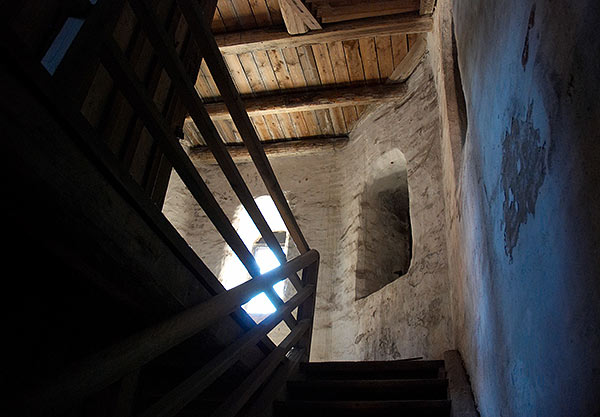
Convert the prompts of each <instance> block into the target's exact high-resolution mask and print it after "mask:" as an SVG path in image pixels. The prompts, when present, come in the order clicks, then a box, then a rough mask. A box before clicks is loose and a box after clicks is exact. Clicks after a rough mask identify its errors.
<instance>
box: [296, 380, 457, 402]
mask: <svg viewBox="0 0 600 417" xmlns="http://www.w3.org/2000/svg"><path fill="white" fill-rule="evenodd" d="M287 386H288V394H289V396H290V398H292V399H303V400H332V401H335V400H409V399H410V400H426V399H431V400H433V399H438V400H445V399H446V398H447V388H448V380H447V379H384V380H362V379H350V380H338V379H325V380H307V381H289V382H288V384H287Z"/></svg>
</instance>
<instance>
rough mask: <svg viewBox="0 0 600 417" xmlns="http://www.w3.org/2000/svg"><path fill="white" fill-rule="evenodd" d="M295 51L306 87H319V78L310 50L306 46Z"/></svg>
mask: <svg viewBox="0 0 600 417" xmlns="http://www.w3.org/2000/svg"><path fill="white" fill-rule="evenodd" d="M296 51H297V52H298V58H299V59H300V65H301V66H302V71H303V72H304V79H306V84H307V86H309V87H311V86H319V85H321V78H320V77H319V70H318V68H317V63H316V61H315V55H314V53H313V50H312V48H311V47H310V46H308V45H303V46H299V47H297V48H296Z"/></svg>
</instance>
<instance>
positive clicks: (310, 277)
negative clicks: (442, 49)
mask: <svg viewBox="0 0 600 417" xmlns="http://www.w3.org/2000/svg"><path fill="white" fill-rule="evenodd" d="M319 260H320V257H319V256H318V255H317V260H316V261H315V262H313V263H312V264H310V265H308V266H307V267H306V268H304V271H303V272H302V281H303V282H304V285H311V286H313V285H314V287H315V292H314V293H313V295H312V296H311V297H309V298H308V299H307V300H306V301H304V303H302V304H301V305H300V307H298V322H301V321H303V320H309V321H310V327H309V329H308V331H307V332H306V333H305V334H304V335H303V336H302V338H301V339H300V341H299V342H298V344H297V345H296V347H297V348H299V349H304V353H303V358H302V361H303V362H308V361H309V359H310V344H311V340H312V329H313V325H314V318H315V305H316V301H317V291H316V288H317V281H318V275H319Z"/></svg>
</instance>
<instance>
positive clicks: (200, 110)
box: [129, 0, 302, 289]
mask: <svg viewBox="0 0 600 417" xmlns="http://www.w3.org/2000/svg"><path fill="white" fill-rule="evenodd" d="M129 4H130V5H131V8H132V9H133V11H134V12H135V14H136V17H137V18H138V21H139V22H140V23H141V24H142V26H143V28H144V30H145V32H146V35H147V36H148V39H149V40H150V42H151V43H152V46H153V47H154V49H155V51H156V53H157V54H158V55H159V56H160V57H161V61H162V63H163V65H164V66H165V69H166V71H167V73H168V74H169V77H170V78H171V81H172V82H173V84H174V85H175V86H176V88H177V90H178V92H179V94H180V95H181V98H182V99H183V101H184V103H185V105H186V107H187V109H188V111H189V113H190V116H191V117H192V119H193V120H194V123H195V124H196V126H197V127H198V130H199V131H200V132H201V133H202V137H203V138H204V140H205V142H206V144H207V146H208V148H209V149H210V150H211V152H212V154H213V155H214V157H215V159H216V161H217V163H218V164H219V166H220V167H221V170H222V171H223V174H225V177H226V178H227V180H228V181H229V184H230V185H231V188H232V189H233V191H234V192H235V194H236V195H237V196H238V198H239V199H240V202H241V203H242V205H243V206H244V208H245V209H246V211H247V212H248V215H249V216H250V218H251V219H252V221H253V222H254V224H255V225H256V228H257V229H258V231H259V232H260V234H261V235H262V237H263V239H265V242H266V243H267V245H268V246H269V248H270V249H271V250H272V251H273V253H274V254H275V256H276V257H277V259H278V260H279V262H280V263H283V262H285V261H286V256H285V253H284V252H283V250H282V249H281V246H280V244H279V242H278V240H277V238H276V237H275V234H274V233H273V231H272V230H271V228H270V227H269V225H268V223H267V221H266V220H265V218H264V216H263V214H262V213H261V211H260V209H259V208H258V205H257V204H256V201H254V198H253V196H252V193H251V192H250V190H249V189H248V186H247V185H246V183H245V182H244V179H243V178H242V175H241V174H240V172H239V170H238V169H237V167H236V165H235V163H234V162H233V159H232V158H231V155H230V154H229V152H228V151H227V148H226V146H225V144H224V143H223V141H222V140H221V138H220V137H219V132H218V131H217V129H216V128H215V125H214V123H213V121H212V120H211V118H210V116H209V115H208V113H207V111H206V109H205V107H204V104H203V103H202V100H201V98H200V96H199V95H198V93H197V91H196V89H195V88H194V83H193V82H192V80H191V79H190V77H189V76H188V75H187V72H186V70H185V67H184V65H183V62H181V59H180V58H179V56H178V54H177V51H176V50H175V47H174V46H173V42H172V41H171V42H169V35H168V34H167V32H166V31H165V30H164V29H163V28H162V26H161V25H160V24H159V22H158V19H157V18H156V15H155V14H154V13H153V11H152V9H151V8H150V7H149V6H148V4H147V2H146V1H145V0H129ZM289 278H290V281H291V282H292V284H293V285H294V287H296V288H297V289H298V288H301V287H302V285H301V283H300V278H299V277H298V276H297V275H295V274H294V275H292V276H290V277H289Z"/></svg>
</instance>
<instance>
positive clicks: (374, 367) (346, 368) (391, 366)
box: [300, 360, 444, 372]
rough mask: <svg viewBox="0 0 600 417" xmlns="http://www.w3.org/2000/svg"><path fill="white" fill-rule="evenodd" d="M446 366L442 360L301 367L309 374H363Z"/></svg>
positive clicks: (306, 364)
mask: <svg viewBox="0 0 600 417" xmlns="http://www.w3.org/2000/svg"><path fill="white" fill-rule="evenodd" d="M443 366H444V361H442V360H427V361H423V360H419V361H371V362H358V361H357V362H308V363H302V364H301V365H300V367H301V369H302V370H305V371H308V372H327V371H336V372H340V371H342V372H354V371H358V372H362V371H405V370H407V371H414V370H436V369H439V368H442V367H443Z"/></svg>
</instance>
